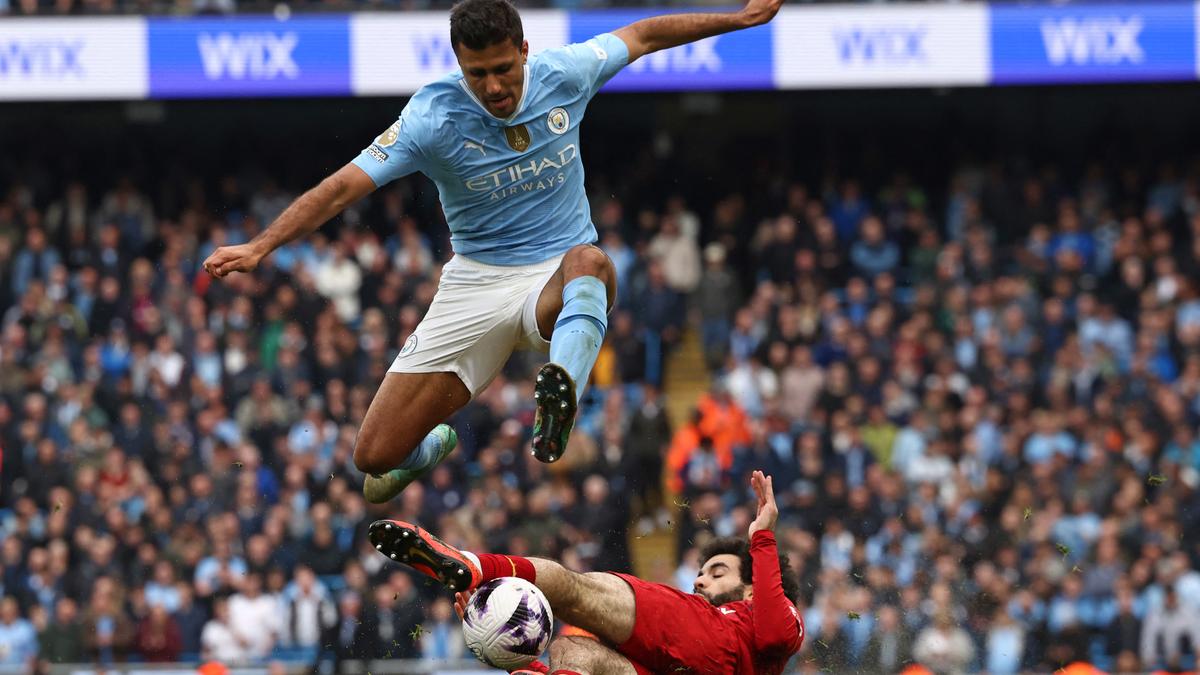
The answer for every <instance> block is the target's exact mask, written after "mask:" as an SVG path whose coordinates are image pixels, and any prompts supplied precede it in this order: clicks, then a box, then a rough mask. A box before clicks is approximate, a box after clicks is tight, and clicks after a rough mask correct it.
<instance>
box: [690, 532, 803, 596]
mask: <svg viewBox="0 0 1200 675" xmlns="http://www.w3.org/2000/svg"><path fill="white" fill-rule="evenodd" d="M718 555H735V556H737V557H738V560H740V561H741V563H742V583H743V584H752V583H754V559H753V558H751V557H750V542H749V541H747V540H745V539H743V538H741V537H720V538H717V539H713V540H712V541H710V542H708V544H707V545H705V547H704V548H702V549H700V566H701V567H703V566H704V564H705V563H707V562H708V561H709V560H711V559H712V558H713V557H714V556H718ZM779 576H780V578H781V579H782V581H783V594H784V595H785V596H787V599H788V600H791V601H792V604H795V603H796V602H797V601H799V600H800V581H799V580H798V579H797V578H796V573H795V572H793V571H792V564H791V562H789V561H788V558H787V556H785V555H783V554H782V553H780V554H779Z"/></svg>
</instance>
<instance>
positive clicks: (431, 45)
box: [350, 11, 567, 96]
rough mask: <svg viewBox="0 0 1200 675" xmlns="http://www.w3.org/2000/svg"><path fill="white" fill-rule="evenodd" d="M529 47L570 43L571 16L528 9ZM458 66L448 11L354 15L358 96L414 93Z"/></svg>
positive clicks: (353, 50) (353, 73) (353, 47)
mask: <svg viewBox="0 0 1200 675" xmlns="http://www.w3.org/2000/svg"><path fill="white" fill-rule="evenodd" d="M521 20H522V23H523V24H524V26H525V39H526V40H528V41H529V51H530V52H531V53H537V52H539V51H541V50H543V49H547V48H550V47H558V46H561V45H564V44H566V43H567V15H566V13H565V12H556V11H524V12H521ZM457 68H458V64H457V63H456V62H455V59H454V50H453V49H451V48H450V17H449V14H448V13H447V12H399V13H394V14H355V15H353V16H351V18H350V69H351V90H352V91H353V92H354V93H355V95H357V96H387V95H402V94H411V93H413V92H415V91H416V90H417V89H420V88H421V87H422V86H423V85H425V84H427V83H429V82H430V81H431V80H435V79H437V78H439V77H441V76H442V75H445V74H446V73H449V72H451V71H453V70H455V69H457Z"/></svg>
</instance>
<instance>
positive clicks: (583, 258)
mask: <svg viewBox="0 0 1200 675" xmlns="http://www.w3.org/2000/svg"><path fill="white" fill-rule="evenodd" d="M581 276H594V277H597V278H599V279H600V280H601V281H603V282H604V285H605V286H606V287H607V288H608V307H609V309H610V310H611V309H612V306H613V304H614V303H615V302H616V301H617V273H616V269H615V268H614V267H613V264H612V260H610V259H609V257H608V254H607V253H605V252H604V251H603V250H601V249H600V247H598V246H593V245H591V244H583V245H580V246H576V247H575V248H572V249H571V250H569V251H567V254H566V255H565V256H563V259H562V262H560V263H559V265H558V269H556V270H555V271H554V274H552V275H551V276H550V278H549V279H547V280H546V284H545V285H544V286H542V290H541V292H540V293H539V294H538V298H537V313H536V316H537V327H538V332H539V333H540V334H541V336H542V337H543V338H544V339H546V340H549V339H550V336H551V335H552V334H553V333H554V324H555V322H556V321H558V314H559V312H561V311H562V305H563V302H562V292H563V286H566V285H567V282H568V281H570V280H571V279H575V278H578V277H581Z"/></svg>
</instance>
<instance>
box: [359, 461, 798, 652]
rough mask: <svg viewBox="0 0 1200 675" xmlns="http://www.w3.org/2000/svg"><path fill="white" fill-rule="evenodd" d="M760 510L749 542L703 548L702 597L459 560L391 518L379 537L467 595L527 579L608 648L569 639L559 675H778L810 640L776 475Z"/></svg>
mask: <svg viewBox="0 0 1200 675" xmlns="http://www.w3.org/2000/svg"><path fill="white" fill-rule="evenodd" d="M750 482H751V485H752V486H753V487H754V491H755V493H756V494H757V496H758V511H757V516H756V517H755V519H754V522H752V523H751V524H750V529H749V540H748V541H747V540H746V539H719V540H716V541H714V542H712V543H711V544H710V545H709V546H706V547H705V549H704V552H703V553H704V555H703V558H704V563H703V566H702V567H701V570H700V575H699V576H698V577H697V578H696V583H695V587H694V592H692V593H684V592H682V591H679V590H676V589H675V588H672V587H670V586H666V585H663V584H656V583H651V582H648V581H644V580H642V579H639V578H637V577H634V576H631V575H628V574H613V573H607V572H589V573H586V574H579V573H576V572H572V571H570V570H568V569H566V568H564V567H563V566H562V565H560V564H559V563H557V562H554V561H551V560H543V559H540V558H523V557H520V556H505V555H495V554H479V555H476V554H473V553H470V552H467V551H459V550H457V549H455V548H453V547H451V546H449V545H448V544H446V543H445V542H443V541H441V540H440V539H438V538H437V537H434V536H433V535H431V534H429V533H428V532H426V531H425V530H422V529H421V528H419V527H417V526H415V525H410V524H408V523H404V522H400V521H394V520H382V521H378V522H376V523H373V524H372V525H371V529H370V538H371V542H372V543H373V544H374V545H375V548H376V549H377V550H379V551H380V552H381V553H383V554H384V555H386V556H387V557H389V558H391V559H392V560H396V561H399V562H403V563H406V564H408V565H410V566H412V567H413V568H414V569H416V570H418V571H420V572H422V573H424V574H426V575H428V576H430V577H433V578H434V579H437V580H438V581H440V582H441V583H443V584H444V585H445V586H446V587H447V588H449V589H450V590H453V591H459V592H460V594H459V598H458V600H459V603H460V605H461V604H463V603H465V601H466V599H467V595H466V593H463V592H464V591H465V592H467V593H469V592H470V591H471V590H472V589H474V588H475V587H476V586H478V585H479V584H480V583H482V582H484V581H488V580H491V579H495V578H499V577H510V576H516V577H521V578H522V579H526V580H528V581H530V582H532V583H534V584H536V585H537V587H538V588H539V589H541V591H542V593H544V594H545V596H546V598H547V599H549V601H550V604H551V606H552V607H553V609H554V613H555V615H556V616H557V617H559V618H561V619H562V620H563V621H565V622H567V623H568V624H571V625H572V626H576V627H578V628H580V629H583V630H585V631H587V632H589V633H591V634H593V635H595V636H596V638H597V640H590V639H587V638H580V637H560V638H558V639H557V640H555V641H554V643H553V644H552V645H551V648H550V668H551V670H550V672H551V673H553V674H555V675H633V674H637V675H649V674H652V673H676V672H688V673H696V674H703V675H778V674H780V673H782V672H783V669H784V667H785V666H786V665H787V662H788V660H789V659H790V658H791V656H792V655H793V654H795V653H796V652H797V651H799V650H800V645H801V644H802V643H803V641H804V623H803V621H802V620H801V618H800V613H799V612H798V611H796V606H795V605H794V604H793V603H794V602H795V600H796V598H797V596H798V595H799V584H798V583H797V582H796V580H795V578H794V577H793V576H792V574H791V570H790V568H789V567H788V565H787V562H786V560H785V559H781V558H780V556H779V552H778V548H777V547H776V543H775V532H774V530H775V521H776V520H777V519H778V517H779V509H778V507H776V505H775V493H774V488H773V486H772V484H771V478H770V477H769V476H764V475H763V473H762V472H760V471H755V472H754V474H753V476H751V479H750Z"/></svg>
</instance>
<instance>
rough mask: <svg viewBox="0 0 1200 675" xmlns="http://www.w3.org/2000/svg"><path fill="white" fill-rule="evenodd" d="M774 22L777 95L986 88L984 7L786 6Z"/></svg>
mask: <svg viewBox="0 0 1200 675" xmlns="http://www.w3.org/2000/svg"><path fill="white" fill-rule="evenodd" d="M774 24H775V59H774V60H775V85H776V87H778V88H780V89H809V88H826V87H828V88H836V87H914V86H938V85H985V84H987V83H988V78H989V75H990V72H989V71H990V69H989V66H988V64H989V62H990V58H991V53H990V45H989V31H988V8H987V5H985V4H982V3H979V4H971V5H870V6H861V7H860V6H847V5H831V6H811V7H789V6H785V7H784V8H783V10H782V11H781V12H780V13H779V16H778V17H776V19H775V21H774Z"/></svg>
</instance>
